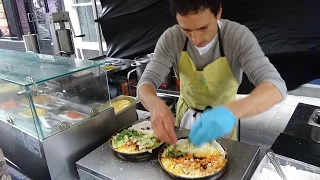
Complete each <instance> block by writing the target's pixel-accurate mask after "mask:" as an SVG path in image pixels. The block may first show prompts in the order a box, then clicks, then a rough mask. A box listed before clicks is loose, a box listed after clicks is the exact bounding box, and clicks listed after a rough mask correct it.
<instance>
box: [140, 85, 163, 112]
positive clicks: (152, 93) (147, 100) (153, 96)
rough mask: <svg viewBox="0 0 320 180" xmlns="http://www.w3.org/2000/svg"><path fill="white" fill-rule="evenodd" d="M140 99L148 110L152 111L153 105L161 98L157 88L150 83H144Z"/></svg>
mask: <svg viewBox="0 0 320 180" xmlns="http://www.w3.org/2000/svg"><path fill="white" fill-rule="evenodd" d="M138 96H139V100H140V101H141V103H142V105H143V106H144V108H146V110H148V111H150V109H151V107H152V106H153V105H154V104H155V103H156V102H157V100H159V98H158V96H157V93H156V90H155V89H154V87H153V86H152V85H150V84H144V85H142V86H141V87H140V88H139V94H138Z"/></svg>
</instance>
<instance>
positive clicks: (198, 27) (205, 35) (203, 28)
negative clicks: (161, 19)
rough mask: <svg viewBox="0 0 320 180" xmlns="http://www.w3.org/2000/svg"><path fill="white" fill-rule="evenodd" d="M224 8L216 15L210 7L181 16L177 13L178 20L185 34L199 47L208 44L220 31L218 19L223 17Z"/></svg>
mask: <svg viewBox="0 0 320 180" xmlns="http://www.w3.org/2000/svg"><path fill="white" fill-rule="evenodd" d="M221 12H222V9H221V8H220V11H219V13H218V15H217V16H215V15H214V14H213V13H212V12H211V11H210V9H205V10H202V11H199V12H198V13H197V14H194V13H191V14H188V15H185V16H181V15H180V14H179V13H177V16H176V17H177V21H178V23H179V25H180V27H181V29H182V31H183V32H184V34H185V35H186V36H187V37H188V38H189V39H190V40H191V41H192V43H193V44H194V45H195V46H197V47H203V46H205V45H207V44H208V43H209V42H211V41H212V39H213V38H214V37H215V35H216V34H217V32H218V25H217V20H218V19H220V17H221Z"/></svg>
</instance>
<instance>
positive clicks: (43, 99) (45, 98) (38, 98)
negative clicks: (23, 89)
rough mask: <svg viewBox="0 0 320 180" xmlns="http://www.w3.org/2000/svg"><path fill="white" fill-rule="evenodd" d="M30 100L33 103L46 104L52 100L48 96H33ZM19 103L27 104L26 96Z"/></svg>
mask: <svg viewBox="0 0 320 180" xmlns="http://www.w3.org/2000/svg"><path fill="white" fill-rule="evenodd" d="M32 100H33V103H34V104H47V103H50V102H51V101H52V98H51V97H49V96H33V97H32ZM21 104H24V105H26V104H29V100H28V98H26V97H24V98H23V99H22V100H21Z"/></svg>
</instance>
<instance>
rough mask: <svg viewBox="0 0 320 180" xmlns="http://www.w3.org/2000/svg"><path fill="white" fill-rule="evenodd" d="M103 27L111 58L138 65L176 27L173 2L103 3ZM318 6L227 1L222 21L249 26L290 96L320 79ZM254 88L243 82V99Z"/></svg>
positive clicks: (299, 0) (284, 0) (313, 0)
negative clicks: (134, 61) (173, 26)
mask: <svg viewBox="0 0 320 180" xmlns="http://www.w3.org/2000/svg"><path fill="white" fill-rule="evenodd" d="M101 3H102V6H103V14H102V15H101V17H100V19H99V22H100V24H101V27H102V32H103V35H104V37H105V40H106V42H107V45H108V50H107V56H110V57H118V58H129V59H134V58H135V57H136V56H139V55H142V54H147V53H151V52H153V51H154V47H155V44H156V42H157V40H158V38H159V37H160V35H161V34H162V33H163V32H164V31H165V30H166V29H167V28H168V27H170V26H172V25H174V24H176V20H175V18H173V16H171V14H170V11H169V3H168V0H117V1H114V0H104V1H101ZM319 7H320V1H319V0H306V1H303V0H268V1H261V0H223V15H222V18H224V19H229V20H232V21H236V22H239V23H241V24H243V25H246V26H247V27H248V28H249V29H250V30H251V31H252V32H253V33H254V34H255V36H256V37H257V39H258V41H259V43H260V45H261V47H262V49H263V51H264V52H265V54H266V56H268V57H269V59H270V61H271V63H273V65H274V66H275V67H276V68H277V69H278V71H279V72H280V74H281V76H282V77H283V79H284V80H285V81H286V83H287V87H288V89H289V90H293V89H295V88H297V87H299V86H300V85H302V84H304V83H307V82H309V81H311V80H313V79H316V78H319V77H320V11H318V9H319ZM252 89H253V85H252V84H251V83H250V82H249V81H248V79H247V77H246V76H244V79H243V83H242V84H241V86H240V89H239V92H238V93H250V91H251V90H252Z"/></svg>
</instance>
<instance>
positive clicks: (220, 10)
mask: <svg viewBox="0 0 320 180" xmlns="http://www.w3.org/2000/svg"><path fill="white" fill-rule="evenodd" d="M221 14H222V8H220V9H219V11H218V14H217V20H219V19H220V18H221Z"/></svg>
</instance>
